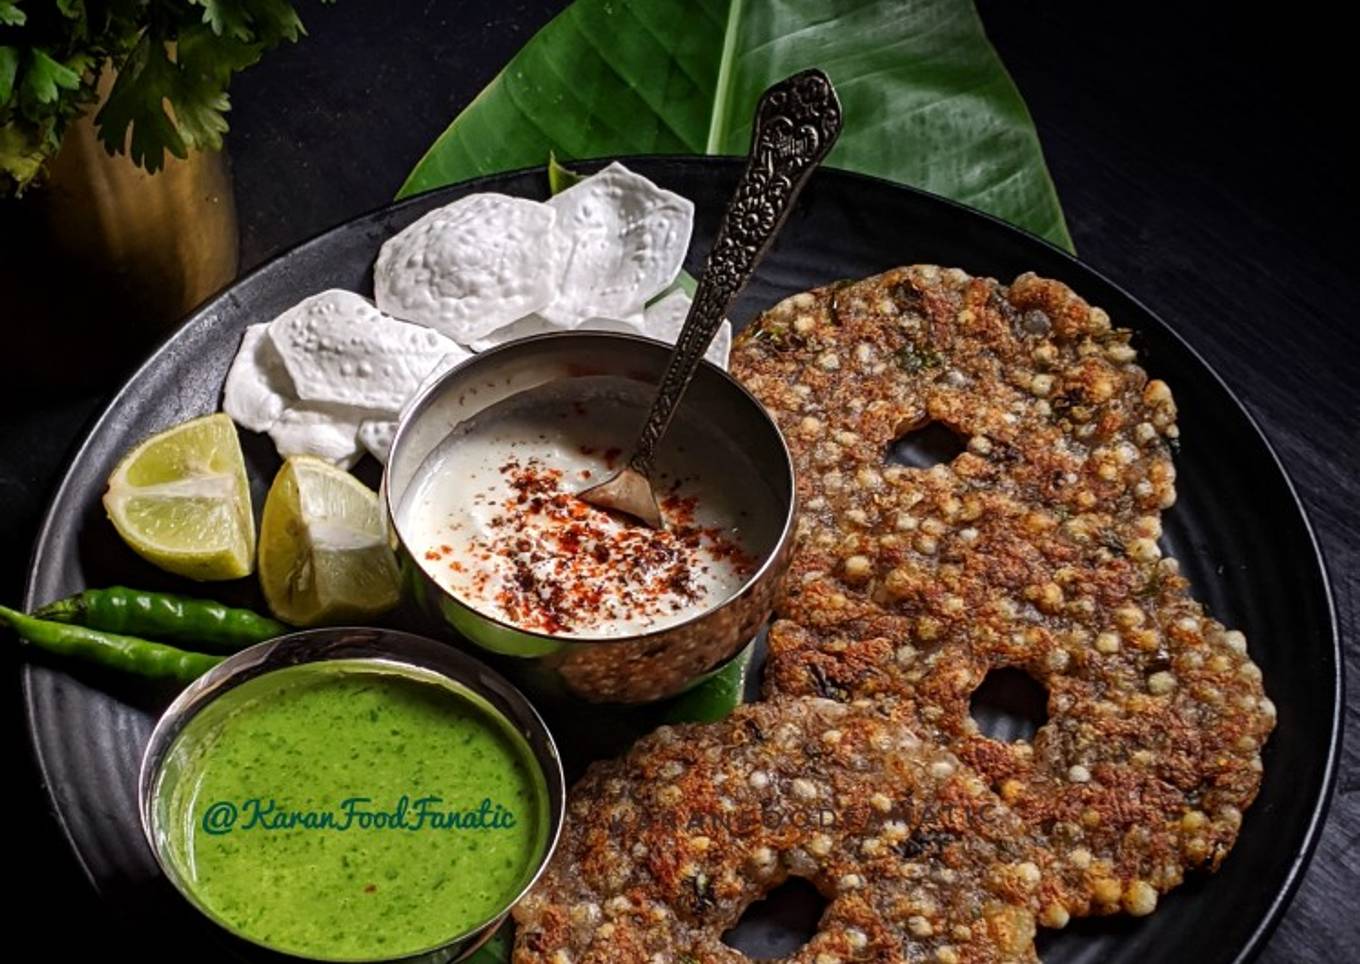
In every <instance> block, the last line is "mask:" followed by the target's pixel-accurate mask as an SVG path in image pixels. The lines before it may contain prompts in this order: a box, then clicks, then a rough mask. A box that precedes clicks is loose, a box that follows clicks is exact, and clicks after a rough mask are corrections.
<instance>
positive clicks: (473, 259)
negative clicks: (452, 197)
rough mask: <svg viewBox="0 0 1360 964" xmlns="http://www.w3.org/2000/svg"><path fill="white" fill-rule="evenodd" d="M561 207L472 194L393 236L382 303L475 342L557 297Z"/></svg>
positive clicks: (379, 288)
mask: <svg viewBox="0 0 1360 964" xmlns="http://www.w3.org/2000/svg"><path fill="white" fill-rule="evenodd" d="M556 219H557V212H556V211H554V210H553V209H552V208H550V207H548V206H547V205H546V204H543V203H541V202H539V201H530V200H528V199H526V198H518V197H510V196H509V195H506V194H490V193H486V194H470V195H468V196H467V197H465V198H461V199H459V200H457V201H454V202H453V203H452V204H448V205H445V206H444V207H442V208H437V209H436V210H434V211H431V212H430V213H429V214H426V215H425V216H424V217H422V218H420V220H418V221H416V222H415V223H414V224H411V225H410V226H408V227H407V228H406V229H405V230H403V231H401V232H400V233H399V234H397V235H396V236H395V237H392V238H389V239H388V240H387V242H386V243H385V244H383V246H382V249H381V250H380V251H379V252H378V261H377V264H376V265H375V266H374V268H373V288H374V293H375V297H376V299H377V303H378V307H379V308H381V309H382V310H383V311H385V312H387V313H388V314H391V315H394V316H396V317H398V318H404V319H406V320H407V321H414V322H419V323H420V324H423V325H429V326H430V327H432V328H436V329H438V330H439V331H442V332H443V333H444V334H446V335H448V336H449V337H450V338H452V339H453V340H454V341H460V342H468V341H472V340H474V339H477V338H480V337H482V336H483V335H486V334H489V333H491V332H493V331H495V330H496V329H497V328H500V327H502V326H504V325H508V324H509V323H510V322H512V321H514V320H515V319H516V318H522V317H523V316H525V315H527V314H530V313H532V312H536V311H539V310H540V309H542V308H543V307H545V306H546V305H547V304H548V302H550V301H552V299H553V297H554V295H555V293H556V289H557V284H558V279H559V276H560V274H561V260H560V249H559V245H558V241H557V239H556V237H555V236H554V233H553V230H552V228H553V224H554V222H555V221H556Z"/></svg>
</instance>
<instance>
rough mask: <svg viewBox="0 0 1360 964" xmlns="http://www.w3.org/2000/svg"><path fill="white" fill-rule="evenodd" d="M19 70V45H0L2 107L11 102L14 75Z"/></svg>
mask: <svg viewBox="0 0 1360 964" xmlns="http://www.w3.org/2000/svg"><path fill="white" fill-rule="evenodd" d="M18 72H19V50H18V48H17V47H0V107H4V106H5V105H6V104H8V103H9V99H10V97H11V96H13V94H14V76H15V74H17V73H18Z"/></svg>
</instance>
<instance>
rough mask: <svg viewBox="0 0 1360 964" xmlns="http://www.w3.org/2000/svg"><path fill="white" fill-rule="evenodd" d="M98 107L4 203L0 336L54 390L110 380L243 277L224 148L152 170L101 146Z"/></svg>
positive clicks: (108, 82) (24, 372) (27, 372)
mask: <svg viewBox="0 0 1360 964" xmlns="http://www.w3.org/2000/svg"><path fill="white" fill-rule="evenodd" d="M113 79H114V74H113V72H112V71H110V70H106V71H104V75H103V77H102V78H101V83H100V94H101V99H100V103H101V104H102V103H103V98H104V97H106V96H107V95H108V91H109V89H110V88H111V87H112V85H113ZM97 112H98V107H97V106H96V107H95V108H93V109H92V110H91V111H90V112H89V113H88V114H86V115H85V116H84V117H82V118H80V119H79V120H77V121H75V122H73V123H72V124H71V125H70V126H69V127H68V128H67V131H66V136H65V138H64V139H63V141H62V146H61V150H60V152H59V153H58V154H57V156H56V157H55V158H53V159H52V162H51V166H50V169H49V176H48V177H47V179H46V180H45V182H44V183H42V184H41V185H39V186H37V187H35V188H32V189H31V190H29V191H28V192H27V193H26V194H25V195H24V196H23V197H22V198H12V199H8V200H5V201H4V202H0V339H4V341H0V344H3V343H7V345H8V347H10V348H11V350H13V349H15V348H17V349H18V351H19V354H18V356H17V357H18V359H21V360H23V361H24V362H25V363H24V364H22V365H21V366H19V368H20V373H21V377H25V380H27V381H30V382H32V383H36V384H37V385H40V386H46V387H50V388H66V387H70V386H74V385H87V386H88V385H91V384H92V380H93V384H94V385H96V386H101V387H102V386H103V385H104V384H105V383H107V382H111V381H112V380H113V378H114V377H115V376H116V375H117V374H118V373H119V372H121V371H123V370H125V369H127V368H128V367H129V366H130V365H132V364H134V363H135V362H136V361H137V360H138V359H139V358H140V357H142V356H144V355H145V354H146V353H147V352H148V351H149V350H150V348H151V347H152V346H153V345H154V344H155V343H156V342H157V341H159V340H160V338H161V337H163V336H164V335H165V334H166V333H167V332H168V331H169V330H170V329H171V328H173V327H174V325H175V324H176V323H177V322H178V321H179V320H180V319H182V318H183V317H184V316H185V315H186V314H187V313H188V312H189V311H190V310H191V309H192V308H193V307H194V306H196V305H198V304H199V303H200V302H202V301H203V300H204V299H205V298H206V297H208V296H209V295H210V294H212V293H213V292H215V291H217V290H218V289H220V288H221V287H223V286H224V285H225V284H227V283H228V282H229V281H230V280H231V279H232V278H234V277H235V275H236V269H237V263H238V234H237V225H236V203H235V198H234V196H233V193H232V184H231V172H230V166H229V162H228V159H227V157H226V154H225V152H200V151H191V152H190V154H189V156H188V158H186V159H185V160H179V159H178V158H175V157H172V156H170V155H168V154H167V155H166V164H165V167H164V168H163V169H162V170H160V171H158V172H157V173H155V174H149V173H147V172H146V171H145V170H143V169H142V168H139V167H137V166H136V165H134V164H133V163H132V161H131V160H129V159H128V157H127V156H126V155H124V154H116V155H112V156H111V155H109V154H108V153H107V152H106V151H105V150H104V147H103V145H102V144H101V143H100V142H99V139H98V137H97V136H96V135H95V130H94V121H93V118H94V115H95V113H97ZM16 342H17V344H16Z"/></svg>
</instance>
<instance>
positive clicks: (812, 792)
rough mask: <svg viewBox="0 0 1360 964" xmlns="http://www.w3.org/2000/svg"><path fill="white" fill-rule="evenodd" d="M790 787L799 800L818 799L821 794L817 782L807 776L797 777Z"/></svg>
mask: <svg viewBox="0 0 1360 964" xmlns="http://www.w3.org/2000/svg"><path fill="white" fill-rule="evenodd" d="M790 789H791V790H792V791H793V795H794V796H795V797H797V798H798V799H799V800H816V799H817V797H818V794H819V791H818V789H817V784H815V783H813V782H812V781H811V780H808V779H806V778H805V777H798V778H796V779H795V780H794V781H793V783H792V784H791V785H790Z"/></svg>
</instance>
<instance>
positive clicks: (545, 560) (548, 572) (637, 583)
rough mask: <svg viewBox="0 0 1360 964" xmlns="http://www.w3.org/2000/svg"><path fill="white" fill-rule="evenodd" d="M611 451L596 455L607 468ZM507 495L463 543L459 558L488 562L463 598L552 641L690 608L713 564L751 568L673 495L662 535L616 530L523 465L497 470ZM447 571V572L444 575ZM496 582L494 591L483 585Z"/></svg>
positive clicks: (557, 480) (741, 570)
mask: <svg viewBox="0 0 1360 964" xmlns="http://www.w3.org/2000/svg"><path fill="white" fill-rule="evenodd" d="M620 454H622V453H621V450H619V449H610V450H609V451H608V452H605V453H604V457H605V460H606V461H607V462H609V461H611V459H616V458H617V457H618V456H619V455H620ZM499 470H500V472H501V474H502V475H503V476H505V478H506V481H507V482H508V483H509V488H510V491H511V495H510V497H509V498H507V499H506V500H505V501H504V502H503V503H502V505H501V509H502V510H503V511H501V512H500V513H499V514H497V515H496V516H495V517H494V518H492V519H491V520H490V523H489V527H490V533H489V535H480V536H477V537H475V538H473V539H472V540H471V541H470V543H469V544H468V545H467V547H466V550H465V552H464V553H463V555H464V556H465V557H471V558H476V557H481V558H482V559H483V561H491V560H492V558H493V557H494V558H495V559H496V560H498V562H497V563H496V564H495V565H493V566H488V567H486V568H485V569H483V570H481V571H478V572H476V573H474V574H472V575H471V576H470V578H469V581H470V586H469V588H470V589H471V591H472V593H473V594H474V595H475V596H480V597H482V598H494V599H495V601H496V603H497V604H499V606H500V608H501V610H502V612H503V613H504V614H505V615H506V616H507V617H508V618H509V620H510V621H512V622H514V623H515V624H517V625H519V626H522V627H524V628H525V629H530V630H537V631H539V632H545V633H562V632H572V631H580V630H584V629H589V628H590V627H591V626H594V625H598V624H600V623H603V622H607V621H611V620H616V619H618V620H633V621H637V622H642V623H644V624H645V623H646V622H648V621H650V620H651V619H654V618H656V617H659V616H662V615H667V614H669V613H672V612H677V611H679V610H680V609H682V608H684V607H685V606H687V605H690V604H694V603H698V602H700V601H701V600H702V597H703V595H704V587H703V586H702V585H701V584H696V579H695V576H696V574H700V573H707V572H709V571H711V566H712V564H714V563H720V564H722V565H725V566H727V567H729V568H730V569H731V570H732V571H733V572H734V573H735V574H736V575H737V576H738V578H745V577H746V576H747V575H749V574H750V573H751V572H752V571H754V569H755V564H756V560H755V559H754V558H753V557H751V556H750V555H749V554H747V553H746V551H745V550H744V549H743V548H742V547H741V546H740V545H739V544H738V543H737V542H736V541H735V540H734V539H733V538H732V537H731V535H730V533H728V532H727V531H725V530H723V529H721V528H718V527H711V526H710V527H703V526H700V525H698V524H697V523H696V522H695V509H696V507H697V500H696V499H695V498H694V497H693V496H684V497H682V496H679V495H676V494H674V493H672V494H670V495H667V496H666V497H665V498H664V499H662V501H661V507H662V511H663V513H664V514H665V516H666V519H667V522H668V528H667V529H665V530H661V531H657V530H653V529H649V528H647V527H645V526H640V525H632V524H629V525H619V524H618V522H617V520H615V519H614V518H613V517H612V516H610V514H609V513H607V512H605V511H604V510H602V509H598V508H596V507H595V506H592V505H589V504H587V503H585V502H582V501H581V500H580V499H578V498H577V497H576V496H575V495H574V494H572V493H571V492H569V491H566V490H564V489H563V488H562V481H563V479H562V475H563V474H562V471H561V470H559V469H554V468H550V467H548V466H545V465H543V464H542V463H541V462H539V461H537V460H535V459H530V460H529V461H528V462H527V463H521V462H519V461H518V460H516V459H511V460H509V461H507V462H506V463H505V464H504V465H502V466H500V469H499ZM451 568H452V567H451ZM497 574H500V575H501V577H502V578H500V579H499V580H498V584H497V585H493V584H492V580H493V579H494V578H495V576H496V575H497Z"/></svg>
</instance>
